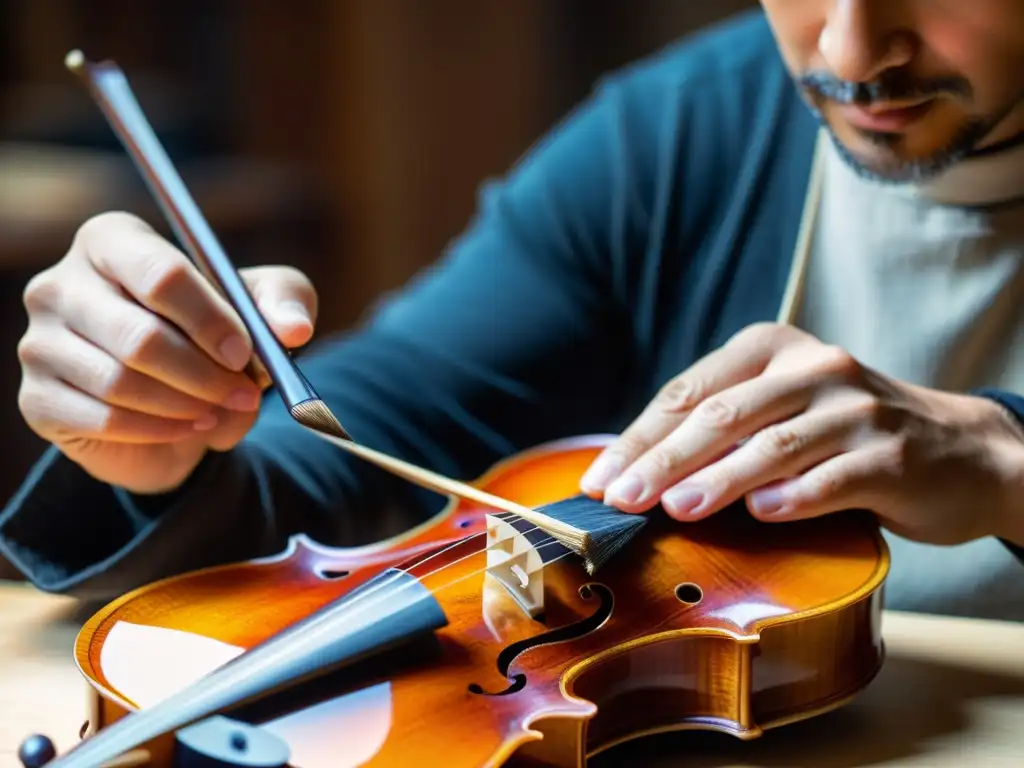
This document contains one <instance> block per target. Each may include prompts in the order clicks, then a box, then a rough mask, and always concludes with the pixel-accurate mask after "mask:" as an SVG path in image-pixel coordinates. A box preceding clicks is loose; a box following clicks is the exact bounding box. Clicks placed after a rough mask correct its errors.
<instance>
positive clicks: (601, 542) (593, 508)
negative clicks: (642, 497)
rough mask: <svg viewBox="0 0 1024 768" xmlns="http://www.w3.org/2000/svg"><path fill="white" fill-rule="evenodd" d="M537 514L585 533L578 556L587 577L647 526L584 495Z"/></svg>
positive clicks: (641, 518) (644, 519) (636, 517)
mask: <svg viewBox="0 0 1024 768" xmlns="http://www.w3.org/2000/svg"><path fill="white" fill-rule="evenodd" d="M537 511H538V512H541V513H542V514H545V515H547V516H548V517H552V518H554V519H555V520H559V521H560V522H563V523H566V524H568V525H571V526H573V527H574V528H578V529H579V530H581V531H584V532H585V533H586V541H585V542H584V543H583V546H582V547H581V548H580V549H581V550H582V551H581V552H580V554H581V555H582V556H583V559H584V562H585V563H586V566H587V572H588V573H590V574H593V573H595V572H596V571H597V569H598V568H600V567H601V566H602V565H604V564H605V563H606V562H608V560H610V559H611V557H612V555H614V554H615V553H616V552H618V551H619V550H620V549H622V548H623V547H624V546H626V544H628V543H629V542H630V540H631V539H632V538H633V537H634V536H636V534H637V533H639V531H640V529H641V528H643V527H644V525H646V524H647V517H646V516H645V515H634V514H630V513H628V512H623V511H622V510H619V509H616V508H615V507H610V506H608V505H607V504H605V503H604V502H603V501H600V500H599V499H592V498H590V497H589V496H586V495H584V494H580V495H579V496H572V497H570V498H568V499H563V500H562V501H557V502H555V503H553V504H549V505H547V506H544V507H540V508H539V509H538V510H537Z"/></svg>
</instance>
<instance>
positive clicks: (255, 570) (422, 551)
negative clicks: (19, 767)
mask: <svg viewBox="0 0 1024 768" xmlns="http://www.w3.org/2000/svg"><path fill="white" fill-rule="evenodd" d="M606 441H607V438H605V437H600V436H595V437H584V438H577V439H572V440H567V441H562V442H558V443H553V444H550V445H546V446H541V447H539V448H537V449H535V450H533V451H529V452H526V453H524V454H521V455H519V456H517V457H514V458H512V459H510V460H508V461H506V462H503V463H501V464H499V465H498V466H496V467H495V468H494V469H493V470H492V471H491V472H489V473H488V474H487V475H485V476H484V477H483V478H481V479H480V480H479V481H478V483H477V485H478V486H479V487H481V488H484V489H486V490H487V491H488V492H490V493H493V494H496V495H498V496H502V497H505V498H508V499H512V500H514V501H516V502H518V503H520V504H524V505H528V506H539V505H542V504H546V503H550V502H553V501H555V500H558V499H560V498H566V497H569V496H572V495H574V494H576V493H577V492H578V490H577V489H578V481H579V478H580V476H581V475H582V473H583V471H585V469H586V468H587V466H589V464H590V462H591V461H592V460H593V458H594V457H595V456H596V454H597V452H598V451H599V450H600V448H601V447H602V446H603V445H605V444H606ZM487 512H488V510H486V509H482V508H480V507H477V506H474V505H472V504H470V503H468V502H464V501H457V500H454V499H453V500H452V501H451V502H450V503H449V505H448V506H447V507H446V509H445V510H444V511H443V512H442V513H440V514H439V515H438V516H437V517H435V518H434V519H432V520H430V521H428V522H427V523H425V524H424V525H422V526H420V527H419V528H417V529H414V530H412V531H410V532H408V533H407V534H406V535H404V536H401V537H398V538H395V539H391V540H388V541H384V542H381V543H379V544H377V545H374V546H369V547H363V548H352V549H328V548H324V547H321V546H318V545H315V544H313V543H312V542H309V541H307V540H305V539H302V538H297V539H295V540H293V546H292V547H291V548H290V550H289V551H288V552H286V553H284V554H283V555H281V556H280V557H277V558H273V559H270V560H264V561H255V562H250V563H243V564H239V565H234V566H226V567H218V568H211V569H207V570H204V571H200V572H196V573H193V574H188V575H185V576H181V577H177V578H173V579H169V580H165V581H162V582H158V583H156V584H153V585H150V586H147V587H144V588H142V589H139V590H136V591H134V592H132V593H130V594H128V595H125V596H124V597H122V598H120V599H118V600H116V601H114V602H113V603H112V604H110V605H108V606H107V607H105V608H104V609H102V610H101V611H100V612H99V613H97V614H96V615H95V616H94V617H93V618H92V619H91V620H90V621H89V622H88V623H87V624H86V625H85V627H84V628H83V630H82V632H81V633H80V635H79V638H78V641H77V644H76V648H75V655H76V659H77V662H78V664H79V666H80V668H81V670H82V672H83V673H84V675H85V677H86V679H87V681H88V682H89V683H90V686H91V687H90V690H91V691H92V694H93V703H94V711H93V714H92V717H91V718H90V723H89V728H88V729H86V731H85V733H84V736H85V739H86V740H89V739H90V738H91V737H92V735H93V734H95V733H96V732H102V731H104V730H106V729H108V728H109V727H110V726H111V725H113V724H115V723H117V722H118V721H119V720H120V719H121V718H123V717H124V716H125V715H126V714H130V713H132V712H134V711H135V710H136V706H137V704H136V702H134V701H133V700H132V698H131V695H130V694H129V693H127V692H125V691H123V690H120V689H119V688H118V687H117V686H116V685H115V684H114V682H112V681H111V680H110V679H108V677H107V676H106V674H105V673H104V665H105V663H106V664H109V663H111V661H110V659H109V658H107V657H104V655H103V653H104V647H105V646H104V643H105V640H106V639H107V638H108V636H109V633H110V631H111V629H112V628H113V627H115V626H116V625H117V624H118V622H130V623H133V624H141V625H146V626H150V627H162V628H167V629H175V630H181V631H184V632H189V633H194V634H197V635H200V636H203V637H206V638H213V639H216V640H219V641H222V642H225V643H229V644H231V645H234V646H238V647H240V648H246V649H247V648H251V647H253V646H255V645H257V644H258V643H260V642H261V641H263V640H265V639H267V638H269V637H271V636H273V635H275V634H276V633H278V632H279V631H281V630H282V629H284V628H285V627H287V626H288V625H290V624H292V623H293V622H295V621H297V620H300V619H302V618H303V617H306V616H307V615H309V614H310V613H312V612H314V611H316V610H317V609H318V608H320V607H322V606H324V605H326V604H328V603H331V602H332V601H336V600H337V599H339V598H340V597H342V596H344V595H346V594H348V593H350V592H351V591H352V590H353V589H354V588H355V587H356V586H358V585H359V584H362V583H365V582H366V581H367V580H368V579H370V578H371V577H373V576H374V575H375V574H378V573H379V572H381V571H382V570H383V569H385V568H388V567H390V566H393V565H396V564H399V563H405V565H404V566H403V567H404V568H406V570H407V571H408V572H409V573H412V574H414V575H416V576H418V577H419V580H420V582H421V583H422V584H424V585H426V586H427V587H428V589H429V590H430V591H431V592H432V593H433V595H434V597H435V598H436V600H437V601H438V604H439V605H440V606H441V607H442V608H443V610H444V613H445V615H446V617H447V619H448V624H447V626H445V627H443V628H442V629H440V630H439V631H437V632H436V633H435V634H434V635H433V636H432V638H431V639H428V640H426V641H424V642H421V643H418V644H414V645H409V646H402V647H400V648H399V649H397V650H396V651H392V652H390V653H389V654H385V655H383V656H381V657H380V658H375V659H370V660H368V661H367V662H366V663H364V664H361V665H358V666H356V667H354V668H350V669H347V670H343V671H342V672H338V673H332V674H330V675H327V676H326V677H324V678H321V679H319V680H318V681H314V682H311V683H306V684H303V685H300V686H298V687H296V688H294V689H292V690H290V691H288V692H286V693H283V694H277V695H275V696H272V697H270V698H269V699H267V700H262V701H258V702H256V703H255V704H250V705H247V706H245V707H242V708H241V709H238V710H236V711H234V712H232V713H231V714H232V716H235V717H238V718H239V719H242V720H246V721H247V722H254V723H266V722H280V720H279V718H281V717H282V716H284V715H286V714H291V715H293V718H292V719H291V720H290V721H289V722H290V723H291V728H292V730H290V731H288V733H289V734H291V737H292V738H295V739H298V737H296V736H295V735H296V734H301V740H302V743H301V744H299V743H293V747H295V748H296V750H297V752H299V753H301V755H302V756H303V757H302V760H304V761H305V762H301V761H298V758H294V759H296V760H297V762H296V765H297V766H301V768H326V766H328V765H329V766H330V767H331V768H343V766H346V765H354V764H360V765H366V766H371V767H374V768H375V767H377V766H406V765H414V764H415V765H422V766H433V765H438V766H441V765H443V766H446V767H448V768H459V767H460V766H467V767H469V766H473V767H474V768H475V767H476V766H493V765H500V764H508V765H517V764H524V765H526V764H529V765H538V764H540V765H551V766H559V767H560V768H561V767H562V766H564V767H566V768H569V767H574V768H578V767H580V766H584V765H586V762H587V759H588V757H590V756H593V755H594V754H596V753H598V752H600V751H602V750H604V749H607V748H608V747H609V746H611V745H614V744H617V743H621V742H622V741H624V740H628V739H631V738H636V737H639V736H642V735H645V734H651V733H656V732H659V731H665V730H673V729H684V728H699V729H718V730H722V731H726V732H729V733H732V734H734V735H736V736H737V737H739V738H744V739H749V738H754V737H757V736H758V735H759V734H760V733H762V732H763V730H764V729H767V728H772V727H776V726H780V725H785V724H786V723H789V722H793V721H795V720H800V719H804V718H807V717H810V716H813V715H816V714H818V713H821V712H825V711H828V710H830V709H833V708H835V707H838V706H840V705H842V704H843V703H845V702H846V701H848V700H849V699H850V698H851V697H853V696H854V695H855V694H856V693H857V692H858V691H859V690H861V689H862V688H863V687H864V686H866V685H867V684H868V683H869V682H870V681H871V679H872V678H873V677H874V675H875V674H876V673H877V671H878V670H879V668H880V666H881V664H882V662H883V658H884V649H883V644H882V640H881V636H880V618H881V608H882V586H883V582H884V578H885V575H886V573H887V570H888V563H889V554H888V549H887V548H886V545H885V543H884V540H883V539H882V537H881V535H880V533H879V530H878V528H877V524H876V523H875V521H874V519H873V518H872V517H871V516H869V515H866V514H859V513H856V512H850V513H843V514H835V515H829V516H827V517H824V518H820V519H816V520H809V521H805V522H799V523H787V524H765V523H760V522H757V521H755V520H754V519H753V518H751V517H750V516H749V515H748V514H747V513H746V512H745V510H744V509H743V508H742V507H736V508H733V509H730V510H727V511H725V512H723V513H721V514H718V515H714V516H712V517H711V518H709V519H707V520H705V521H702V522H698V523H693V524H682V523H678V522H675V521H673V520H671V519H669V518H668V517H667V516H666V515H664V514H663V513H661V512H655V513H653V514H652V516H651V521H650V523H649V524H648V525H647V526H646V527H645V528H643V529H642V530H641V532H640V533H639V534H638V535H637V537H636V538H635V539H634V540H633V541H632V542H631V543H630V544H629V545H627V547H626V548H625V549H623V550H622V551H621V552H619V553H618V554H617V555H616V556H615V558H614V559H613V560H612V561H611V562H610V563H609V564H608V565H606V566H605V567H604V568H603V569H601V570H600V571H599V572H598V573H596V574H595V575H594V576H588V575H587V574H586V572H585V571H584V569H583V567H582V566H581V564H580V561H579V560H578V558H576V557H575V556H573V555H568V556H562V557H560V558H555V559H554V561H553V562H551V563H549V564H547V565H546V566H544V567H543V569H542V572H541V573H539V574H534V575H533V577H539V578H542V580H543V593H544V605H543V612H542V613H541V614H540V615H539V616H537V617H536V618H531V617H530V615H529V614H528V613H527V612H524V611H523V609H522V608H520V606H519V604H517V603H516V601H515V600H513V599H512V597H511V596H510V594H509V592H508V591H507V590H506V588H505V587H504V586H503V585H502V584H500V583H499V582H498V581H497V580H495V579H494V578H491V577H489V576H487V575H485V569H486V542H487V539H486V535H485V533H486V528H487V520H486V514H487ZM211 513H213V510H211ZM426 557H429V559H425V558H426ZM417 562H418V563H419V564H416V563H417ZM410 563H411V564H410ZM556 633H558V634H556ZM167 663H169V664H173V659H171V660H168V661H167ZM502 665H505V667H506V669H504V670H503V669H502ZM181 683H182V686H183V687H184V686H186V685H187V684H188V683H189V681H188V680H182V681H181ZM381 684H386V685H384V686H383V687H382V686H381ZM381 690H386V695H385V700H380V699H379V700H378V703H377V704H376V705H374V707H376V708H375V709H374V711H373V712H368V711H362V710H361V709H360V707H359V706H358V705H356V704H352V705H350V706H349V708H348V709H346V710H345V711H343V712H342V711H340V710H336V714H334V715H331V716H330V717H328V716H326V715H324V714H323V710H322V709H321V710H317V709H316V706H317V704H319V703H323V702H329V701H334V702H339V701H340V702H345V701H349V702H354V701H356V700H357V699H356V698H355V697H351V694H353V693H354V692H357V691H363V692H367V691H381ZM346 695H350V698H348V699H346V698H344V697H345V696H346ZM381 701H383V704H381ZM368 706H369V705H368ZM382 707H383V708H382ZM141 711H142V712H143V713H145V712H146V709H145V708H143V709H142V710H141ZM304 718H305V726H306V727H302V726H303V719H304ZM371 721H372V722H371ZM314 726H316V727H314ZM371 733H372V734H376V735H374V736H372V738H371V735H370V734H371ZM314 742H315V743H314ZM356 742H358V745H357V744H356ZM172 745H173V738H172V736H171V735H169V734H168V735H165V736H163V737H162V738H159V739H157V740H155V741H149V742H148V743H146V744H143V745H137V746H141V747H143V748H144V750H145V752H146V753H148V755H149V760H148V761H147V762H146V763H145V764H147V765H153V766H159V767H160V768H165V767H166V766H169V765H170V760H171V758H170V754H171V749H172ZM367 749H369V752H367V751H366V750H367ZM359 750H363V751H362V752H359ZM73 752H74V750H72V753H73ZM357 752H359V754H357ZM137 754H143V753H141V752H140V753H137ZM317 755H319V756H321V758H322V760H323V762H321V763H317V757H316V756H317Z"/></svg>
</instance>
